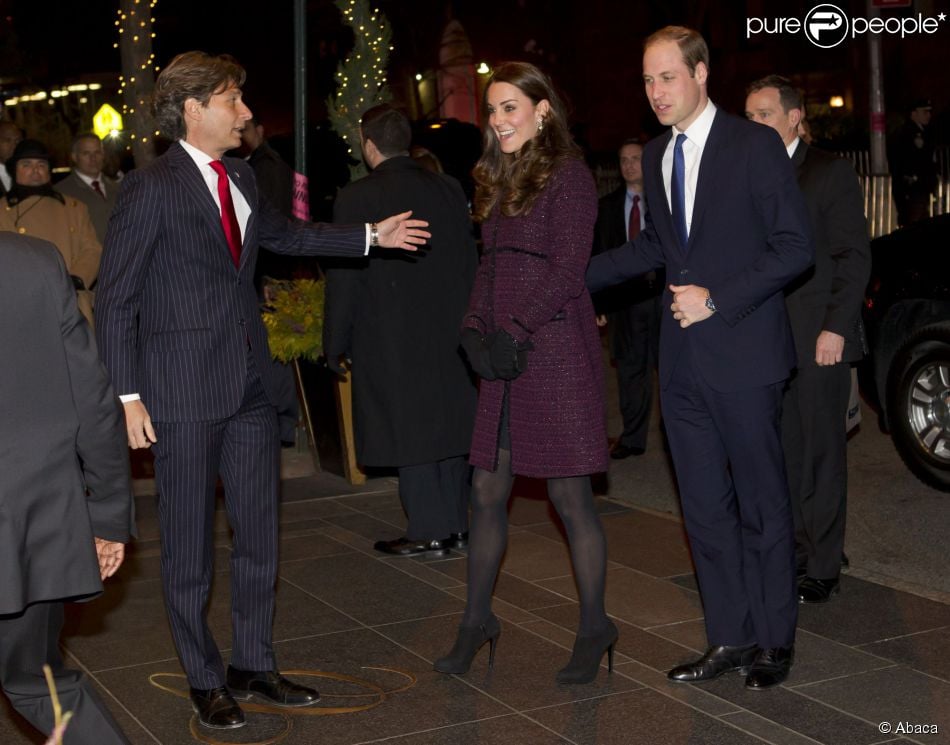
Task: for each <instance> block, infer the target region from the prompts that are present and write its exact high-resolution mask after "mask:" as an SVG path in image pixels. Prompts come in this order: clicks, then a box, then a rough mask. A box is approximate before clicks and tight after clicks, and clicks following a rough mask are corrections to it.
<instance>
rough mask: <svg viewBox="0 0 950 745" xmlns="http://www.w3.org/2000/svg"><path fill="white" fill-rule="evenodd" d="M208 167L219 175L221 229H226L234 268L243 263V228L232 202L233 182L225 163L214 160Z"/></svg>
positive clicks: (225, 232) (225, 235)
mask: <svg viewBox="0 0 950 745" xmlns="http://www.w3.org/2000/svg"><path fill="white" fill-rule="evenodd" d="M208 165H210V166H211V167H212V168H213V169H214V171H215V173H217V174H218V199H220V200H221V227H223V228H224V237H225V238H227V241H228V248H230V249H231V258H232V259H234V266H237V265H238V264H239V263H240V261H241V226H240V225H239V224H238V219H237V214H235V212H234V202H232V201H231V182H230V181H228V172H227V171H226V170H224V163H222V162H221V161H220V160H212V161H211V162H210V163H209V164H208Z"/></svg>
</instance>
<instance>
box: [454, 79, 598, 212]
mask: <svg viewBox="0 0 950 745" xmlns="http://www.w3.org/2000/svg"><path fill="white" fill-rule="evenodd" d="M492 83H509V84H511V85H513V86H515V87H516V88H518V90H520V91H521V92H522V93H524V94H525V95H526V96H527V97H528V98H529V99H531V103H532V104H534V105H537V104H538V103H539V102H541V101H544V100H547V101H548V103H549V105H550V107H549V109H548V113H547V114H546V115H545V116H544V126H543V128H542V130H541V131H540V132H538V133H537V134H536V135H535V136H534V137H532V138H531V139H530V140H528V141H527V142H525V143H524V145H522V146H521V149H520V150H519V151H518V152H515V153H503V152H502V151H501V148H500V147H499V145H498V137H497V136H496V134H495V132H494V131H493V130H492V128H491V125H490V124H489V114H488V89H489V88H491V86H492ZM482 121H483V122H484V124H483V126H482V157H481V158H479V160H478V163H476V164H475V169H474V171H473V172H472V175H473V177H474V179H475V215H474V217H475V219H476V220H477V221H483V220H485V218H487V217H488V215H489V214H490V213H491V211H492V209H493V208H494V206H495V204H496V203H500V207H501V214H503V215H505V216H506V217H514V216H515V215H523V214H525V213H527V212H528V211H529V210H530V209H531V205H532V204H533V203H534V200H535V199H537V197H538V194H540V193H541V190H542V189H544V187H545V185H546V184H547V182H548V179H549V178H550V177H551V173H552V172H553V171H554V168H555V167H556V166H557V165H558V164H559V163H560V162H561V161H563V160H565V159H566V158H571V157H579V156H580V149H579V148H578V147H577V145H575V144H574V140H573V139H572V138H571V133H570V132H569V131H568V128H567V112H566V110H565V106H564V103H563V102H562V101H561V97H560V96H559V95H558V93H557V91H556V90H555V89H554V85H553V84H552V83H551V79H550V78H549V77H548V76H547V75H545V74H544V73H543V72H541V70H539V69H538V68H537V67H535V66H534V65H532V64H529V63H527V62H504V63H502V64H501V65H499V66H498V67H497V68H496V69H495V71H494V73H492V76H491V78H490V79H489V81H488V85H486V86H485V93H484V95H483V96H482Z"/></svg>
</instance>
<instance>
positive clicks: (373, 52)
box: [327, 0, 393, 169]
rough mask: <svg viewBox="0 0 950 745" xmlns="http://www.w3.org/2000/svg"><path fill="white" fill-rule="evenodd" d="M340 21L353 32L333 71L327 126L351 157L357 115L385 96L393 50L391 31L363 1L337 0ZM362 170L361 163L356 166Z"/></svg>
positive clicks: (356, 141) (358, 120) (382, 19)
mask: <svg viewBox="0 0 950 745" xmlns="http://www.w3.org/2000/svg"><path fill="white" fill-rule="evenodd" d="M336 6H337V7H338V8H339V9H340V12H341V13H342V14H343V22H344V23H345V24H346V25H347V26H350V27H351V28H352V29H353V36H354V40H353V50H352V51H351V52H350V54H349V56H348V57H347V58H346V59H345V60H344V61H343V62H342V63H340V65H339V67H338V68H337V72H336V82H337V85H338V88H337V92H336V95H335V96H333V97H331V99H330V100H329V101H328V102H327V108H328V109H329V118H330V123H331V125H332V126H333V129H334V130H336V132H337V134H339V135H340V136H341V137H342V138H343V140H344V141H345V142H346V146H347V152H348V153H350V154H351V155H352V153H353V148H354V147H355V146H357V145H358V143H359V140H360V136H359V127H360V116H361V115H362V113H363V112H364V111H365V110H366V109H368V108H369V107H370V106H373V105H375V104H377V103H380V102H382V101H383V100H385V99H386V97H387V90H386V66H387V65H388V63H389V53H390V52H391V51H392V50H393V47H392V45H391V44H390V41H391V39H392V30H391V29H390V26H389V24H388V23H387V21H386V17H385V16H384V15H383V14H382V13H381V12H380V10H379V8H373V9H372V10H370V5H369V3H368V2H367V0H337V2H336ZM356 168H357V169H359V168H362V164H360V165H359V166H357V167H356Z"/></svg>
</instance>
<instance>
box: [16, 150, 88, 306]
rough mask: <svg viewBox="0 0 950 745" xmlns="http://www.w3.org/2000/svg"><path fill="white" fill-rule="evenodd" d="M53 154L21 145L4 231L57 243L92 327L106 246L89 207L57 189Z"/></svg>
mask: <svg viewBox="0 0 950 745" xmlns="http://www.w3.org/2000/svg"><path fill="white" fill-rule="evenodd" d="M49 159H50V156H49V153H48V152H47V150H46V146H45V145H43V143H41V142H38V141H36V140H23V141H22V142H20V143H19V144H18V145H17V146H16V149H15V150H14V151H13V155H12V156H10V160H8V161H7V170H8V171H10V173H11V175H12V176H13V186H12V187H11V188H10V191H9V193H8V194H7V195H6V196H5V197H4V198H3V199H2V200H0V230H9V231H12V232H14V233H19V234H20V235H32V236H34V237H37V238H43V239H44V240H47V241H49V242H50V243H52V244H53V245H54V246H56V248H58V249H59V252H60V253H61V254H62V255H63V259H64V260H65V262H66V270H67V271H68V272H69V275H70V277H71V278H72V281H73V286H74V287H75V288H76V300H77V302H78V303H79V309H80V310H81V311H82V314H83V315H84V316H85V317H86V320H87V321H89V323H90V325H91V324H92V322H93V321H92V305H93V293H92V286H93V284H94V283H95V281H96V277H98V275H99V258H100V256H101V255H102V246H101V245H100V243H99V241H98V240H97V239H96V231H95V229H94V228H93V226H92V221H91V220H90V219H89V211H88V210H87V209H86V206H85V205H84V204H82V203H81V202H79V201H78V200H77V199H75V198H73V197H67V196H63V195H62V194H60V193H59V192H58V191H56V190H55V189H53V186H52V184H51V183H50V167H49Z"/></svg>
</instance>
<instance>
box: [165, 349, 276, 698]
mask: <svg viewBox="0 0 950 745" xmlns="http://www.w3.org/2000/svg"><path fill="white" fill-rule="evenodd" d="M247 364H248V369H247V383H246V385H245V390H244V400H243V401H242V403H241V407H240V409H239V410H238V411H237V412H236V413H235V414H234V415H233V416H231V417H230V418H228V419H224V420H219V421H207V422H155V423H154V426H155V434H156V436H157V438H158V442H156V443H155V444H154V445H153V446H152V449H153V451H154V452H155V477H156V483H157V486H158V492H159V501H158V504H159V525H160V530H161V540H162V587H163V590H164V592H165V606H166V609H167V611H168V619H169V623H170V625H171V630H172V637H173V638H174V641H175V647H176V649H177V650H178V656H179V658H180V660H181V664H182V667H183V668H184V669H185V673H186V674H187V676H188V682H189V684H190V685H191V686H192V687H193V688H201V689H208V688H215V687H217V686H221V685H224V680H225V674H224V664H223V662H222V659H221V653H220V652H219V650H218V647H217V646H216V644H215V641H214V638H213V637H212V635H211V631H210V629H209V627H208V621H207V605H208V594H209V590H210V586H211V579H212V576H213V566H212V564H213V558H214V507H215V487H216V484H217V479H218V476H219V475H220V477H221V481H222V483H223V485H224V497H225V508H226V510H227V515H228V522H229V523H230V526H231V530H232V533H233V535H232V550H231V564H230V568H231V625H232V633H233V636H232V645H231V647H232V648H231V664H232V665H233V666H234V667H236V668H239V669H242V670H273V669H275V668H276V666H277V665H276V661H275V659H274V652H273V646H272V644H271V633H272V625H273V618H274V593H275V583H276V578H277V521H278V484H279V477H280V441H279V439H278V428H277V413H276V409H275V408H274V405H273V404H272V403H271V402H270V401H269V400H268V398H267V394H266V393H265V391H264V387H263V385H262V384H261V379H260V376H259V375H258V373H257V370H256V369H255V365H254V362H253V360H252V359H251V356H250V355H248V363H247Z"/></svg>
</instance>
